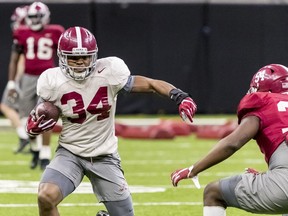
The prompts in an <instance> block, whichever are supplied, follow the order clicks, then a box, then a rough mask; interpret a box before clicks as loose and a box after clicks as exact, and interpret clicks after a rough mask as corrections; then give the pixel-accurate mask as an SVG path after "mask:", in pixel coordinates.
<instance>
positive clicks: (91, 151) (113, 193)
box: [26, 26, 196, 216]
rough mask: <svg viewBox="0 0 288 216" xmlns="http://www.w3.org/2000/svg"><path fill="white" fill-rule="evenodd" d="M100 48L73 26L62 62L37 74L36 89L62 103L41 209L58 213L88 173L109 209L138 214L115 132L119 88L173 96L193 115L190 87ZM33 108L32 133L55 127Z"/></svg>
mask: <svg viewBox="0 0 288 216" xmlns="http://www.w3.org/2000/svg"><path fill="white" fill-rule="evenodd" d="M97 52H98V47H97V43H96V39H95V37H94V35H93V34H92V33H91V32H90V31H89V30H87V29H85V28H83V27H78V26H76V27H71V28H69V29H67V30H66V31H65V32H64V33H63V34H62V36H61V37H60V39H59V45H58V56H59V67H57V68H51V69H48V70H46V71H45V72H43V73H42V74H41V75H40V77H39V79H38V83H37V93H38V95H39V96H40V98H42V100H44V101H50V102H52V103H54V104H55V105H56V106H57V107H59V109H60V110H61V116H62V122H63V127H62V131H61V134H60V136H59V142H58V143H59V145H58V148H57V151H56V154H55V157H54V159H53V160H52V161H51V163H50V164H49V165H48V166H47V168H46V169H45V171H44V173H43V175H42V178H41V182H40V184H39V192H38V206H39V212H40V215H44V213H45V215H47V216H48V215H51V216H52V215H59V212H58V210H57V205H58V204H59V203H60V202H61V201H62V200H63V199H64V198H65V197H66V196H68V195H69V194H71V193H72V192H73V191H74V190H75V189H76V188H77V187H78V186H79V184H80V182H81V181H82V179H83V177H84V176H87V177H88V178H89V180H90V182H91V184H92V188H93V191H94V194H95V195H96V197H97V198H98V200H99V201H100V202H103V203H104V205H105V207H106V209H107V210H108V212H109V215H113V216H124V215H125V216H133V215H134V210H133V205H132V198H131V195H130V191H129V187H128V185H127V182H126V180H125V177H124V174H123V171H122V168H121V163H120V162H121V159H120V156H119V154H118V150H117V149H118V141H117V137H116V136H115V110H116V101H117V95H118V94H119V93H120V92H131V93H132V92H133V93H135V92H136V93H137V92H145V93H158V94H160V95H163V96H166V97H167V98H168V97H170V98H171V100H173V101H175V102H176V104H177V105H178V107H179V113H180V114H181V116H183V117H184V116H185V118H187V119H189V120H190V121H191V122H192V121H193V119H192V117H193V115H194V113H195V111H196V105H195V103H194V101H193V100H192V99H191V97H190V96H189V95H188V94H187V93H185V92H183V91H181V90H180V89H178V88H176V87H174V86H173V85H171V84H169V83H167V82H165V81H162V80H155V79H151V78H147V77H144V76H139V75H131V74H130V70H129V69H128V67H127V65H126V64H125V63H124V61H123V60H122V59H120V58H118V57H107V58H101V59H97ZM33 113H34V112H32V113H31V115H30V117H29V118H28V121H27V126H26V130H27V132H28V133H29V134H31V135H37V134H40V133H42V132H43V131H46V130H48V129H51V128H52V127H53V125H55V122H53V120H52V119H50V120H49V121H50V122H49V123H51V127H50V128H49V127H47V126H48V125H47V124H45V122H43V121H42V119H43V117H42V118H41V117H40V118H37V116H35V115H34V114H33ZM51 120H52V121H51ZM43 124H45V126H43Z"/></svg>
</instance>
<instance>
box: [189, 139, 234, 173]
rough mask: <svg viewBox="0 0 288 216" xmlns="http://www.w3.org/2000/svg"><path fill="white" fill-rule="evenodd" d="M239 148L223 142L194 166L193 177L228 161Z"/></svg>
mask: <svg viewBox="0 0 288 216" xmlns="http://www.w3.org/2000/svg"><path fill="white" fill-rule="evenodd" d="M237 150H238V148H235V146H234V145H229V144H227V143H224V141H223V142H222V143H221V141H220V142H219V143H218V144H217V145H216V146H215V147H214V148H212V149H211V151H210V152H209V153H208V154H207V155H206V156H205V157H204V158H203V159H201V160H200V161H198V162H196V163H195V164H194V168H193V171H192V173H193V176H195V175H198V173H200V172H202V171H204V170H206V169H208V168H210V167H212V166H214V165H216V164H218V163H220V162H222V161H224V160H226V159H227V158H229V157H230V156H232V155H233V154H234V153H235V152H236V151H237Z"/></svg>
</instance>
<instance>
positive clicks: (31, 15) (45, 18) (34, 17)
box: [26, 2, 50, 31]
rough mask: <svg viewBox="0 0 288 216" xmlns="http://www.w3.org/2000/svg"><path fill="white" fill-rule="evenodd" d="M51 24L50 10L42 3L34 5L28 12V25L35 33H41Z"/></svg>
mask: <svg viewBox="0 0 288 216" xmlns="http://www.w3.org/2000/svg"><path fill="white" fill-rule="evenodd" d="M49 22H50V10H49V8H48V7H47V5H45V4H44V3H42V2H34V3H32V4H31V5H30V6H29V8H28V11H27V16H26V24H27V26H29V28H31V29H32V30H33V31H39V30H40V29H42V28H43V27H44V26H45V25H47V24H49Z"/></svg>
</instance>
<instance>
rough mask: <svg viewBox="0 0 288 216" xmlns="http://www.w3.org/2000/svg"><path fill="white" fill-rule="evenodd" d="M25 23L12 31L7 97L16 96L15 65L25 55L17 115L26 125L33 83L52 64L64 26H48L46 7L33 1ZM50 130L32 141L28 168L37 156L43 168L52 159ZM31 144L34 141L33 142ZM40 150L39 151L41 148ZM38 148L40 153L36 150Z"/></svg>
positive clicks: (34, 96)
mask: <svg viewBox="0 0 288 216" xmlns="http://www.w3.org/2000/svg"><path fill="white" fill-rule="evenodd" d="M25 21H26V25H27V26H21V27H19V28H18V29H16V30H15V31H14V33H13V39H14V40H13V46H12V52H11V57H10V63H9V75H8V76H9V77H8V78H9V81H8V82H9V83H10V88H9V93H8V94H9V96H10V97H13V96H17V95H18V93H17V91H16V88H15V86H16V85H15V78H16V68H17V63H18V61H19V57H20V55H21V54H23V55H24V57H25V66H24V67H25V71H24V74H23V75H22V77H21V79H20V85H21V92H20V94H19V104H21V105H20V106H19V115H20V117H21V121H22V122H23V127H24V126H25V123H26V120H27V118H28V116H29V113H30V111H31V110H32V109H33V108H34V107H35V105H36V104H37V100H38V96H37V94H36V84H37V80H38V77H39V75H40V74H41V73H42V72H43V71H45V70H46V69H48V68H51V67H55V59H56V54H57V52H56V51H57V44H58V39H59V37H60V35H61V34H62V32H63V31H64V28H63V27H62V26H61V25H50V24H48V23H49V21H50V11H49V8H48V7H47V6H46V5H45V4H43V3H41V2H34V3H32V4H31V5H30V6H29V8H28V10H27V16H26V19H25ZM50 133H51V132H49V133H46V134H43V137H39V138H37V140H36V141H35V140H31V150H32V153H33V159H32V162H31V168H32V169H34V168H36V166H37V164H38V159H39V158H40V165H41V168H42V169H44V168H45V167H46V165H47V164H48V163H49V160H50V158H51V150H50V147H49V143H50ZM32 143H33V144H32ZM40 149H41V151H40ZM39 151H40V152H39Z"/></svg>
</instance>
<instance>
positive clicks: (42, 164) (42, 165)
mask: <svg viewBox="0 0 288 216" xmlns="http://www.w3.org/2000/svg"><path fill="white" fill-rule="evenodd" d="M49 163H50V160H49V159H41V160H40V168H41V170H45V169H46V166H48V164H49Z"/></svg>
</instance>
